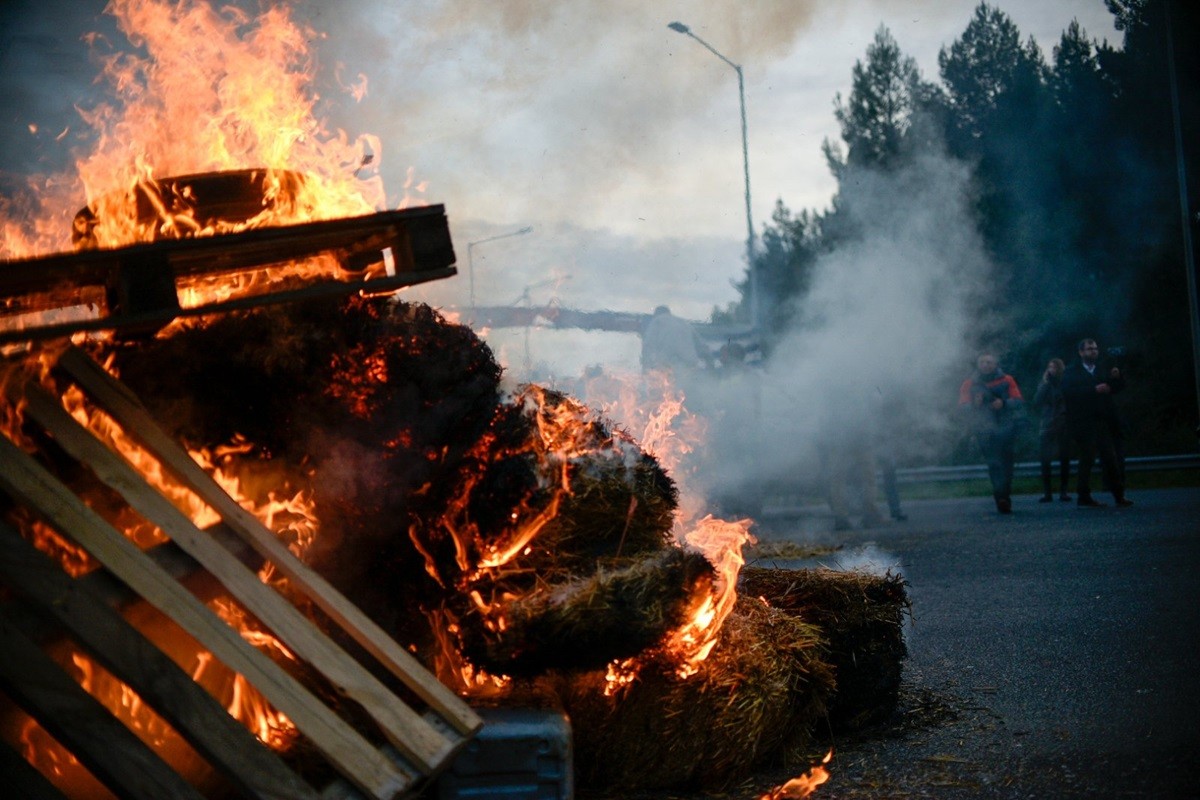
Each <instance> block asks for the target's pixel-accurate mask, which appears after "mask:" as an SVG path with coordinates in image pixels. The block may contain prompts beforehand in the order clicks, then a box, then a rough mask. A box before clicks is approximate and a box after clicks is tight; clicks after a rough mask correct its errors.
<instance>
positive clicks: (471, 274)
mask: <svg viewBox="0 0 1200 800" xmlns="http://www.w3.org/2000/svg"><path fill="white" fill-rule="evenodd" d="M531 231H533V226H532V225H527V226H525V227H524V228H521V229H520V230H518V231H510V232H509V233H500V234H497V235H495V236H489V237H487V238H486V239H479V240H477V241H474V242H467V276H468V280H469V282H470V293H471V294H470V300H471V311H474V310H475V245H477V244H484V243H485V242H494V241H496V240H497V239H507V238H508V237H510V236H524V235H525V234H527V233H530V232H531Z"/></svg>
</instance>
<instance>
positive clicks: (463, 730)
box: [58, 347, 483, 737]
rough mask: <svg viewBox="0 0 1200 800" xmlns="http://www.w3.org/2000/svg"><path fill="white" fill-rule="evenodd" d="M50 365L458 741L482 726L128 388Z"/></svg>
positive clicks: (74, 360)
mask: <svg viewBox="0 0 1200 800" xmlns="http://www.w3.org/2000/svg"><path fill="white" fill-rule="evenodd" d="M58 366H59V367H60V368H62V369H63V371H65V372H66V373H67V374H68V375H69V376H70V377H71V378H72V379H74V380H75V381H76V383H78V384H79V386H80V387H81V388H82V389H83V390H84V391H85V392H87V394H88V395H90V396H91V397H92V399H93V400H95V401H96V402H97V403H98V404H99V405H100V407H101V408H103V409H104V410H105V411H107V412H108V413H109V414H111V415H112V417H113V419H115V420H116V421H117V422H118V423H119V424H120V426H121V427H122V429H124V430H125V432H126V433H128V434H129V435H131V436H133V437H134V438H135V439H137V440H138V442H139V443H140V444H141V445H142V446H144V447H145V448H146V449H147V450H148V451H149V452H151V453H153V454H154V455H155V457H156V458H158V459H159V461H160V462H161V463H162V465H163V466H164V467H165V468H166V469H168V470H169V471H171V472H172V473H173V474H174V475H175V476H176V477H177V478H178V479H179V480H180V481H182V482H183V483H184V485H186V486H187V487H188V488H190V489H191V490H192V491H194V492H196V494H197V495H198V496H199V497H200V498H201V499H203V500H204V502H206V503H208V504H209V505H210V506H211V507H212V508H213V509H214V510H215V511H216V512H217V513H218V514H219V515H220V516H221V518H222V519H223V520H224V522H225V524H226V525H228V526H229V527H230V528H231V529H232V530H233V531H234V532H235V533H237V534H238V535H239V536H241V537H242V538H243V540H244V541H245V542H246V543H247V544H249V545H250V546H251V547H253V548H254V549H255V550H256V551H258V553H259V554H260V555H262V556H263V557H264V558H266V559H269V560H270V561H271V562H272V563H274V565H275V566H276V568H278V569H279V570H280V572H281V573H282V574H283V575H285V576H287V578H288V579H289V580H290V581H291V582H292V585H293V587H294V588H296V589H298V590H300V591H302V592H303V593H304V594H305V595H307V596H308V597H309V598H310V599H311V600H312V601H313V602H314V603H316V605H317V606H318V607H319V608H320V609H321V610H322V611H323V612H325V614H327V615H328V616H329V617H330V618H331V619H332V620H334V621H335V622H336V623H337V624H338V625H340V626H341V627H342V629H343V630H345V631H346V632H347V633H348V634H350V636H351V637H352V638H353V639H354V640H355V641H356V642H358V644H359V645H361V646H362V647H363V648H364V649H366V650H367V652H369V653H370V654H371V655H372V656H373V657H374V658H376V659H377V660H378V661H379V663H380V664H382V665H383V666H385V667H386V668H387V669H388V670H389V671H390V672H391V673H392V674H393V675H395V676H396V677H397V678H399V679H400V680H401V681H403V682H404V684H405V685H406V686H408V688H409V689H411V690H412V691H413V692H415V693H416V694H417V696H418V697H420V698H421V699H422V700H424V701H425V702H426V703H428V704H429V706H430V708H432V709H434V710H435V711H437V712H438V713H439V714H440V715H441V716H442V717H444V718H445V720H446V721H447V722H448V723H449V724H450V726H451V727H452V728H453V729H454V730H456V731H457V732H458V733H459V734H462V735H463V736H465V737H469V736H471V735H473V734H474V733H475V732H476V731H478V730H479V728H480V726H481V725H482V724H483V722H482V720H481V719H480V718H479V715H478V714H476V713H475V712H474V711H473V710H472V709H471V707H470V706H468V705H467V704H466V702H465V701H463V699H462V698H460V697H459V696H458V695H456V694H455V693H454V692H453V691H451V690H450V689H449V688H448V687H446V686H445V684H443V683H441V681H439V680H438V679H437V678H436V677H435V676H434V675H433V674H432V673H430V672H429V671H428V670H427V669H425V666H424V665H423V664H421V662H419V661H417V659H416V658H414V657H413V656H412V654H410V653H409V652H408V651H407V650H405V649H404V648H403V647H401V646H400V645H399V644H397V643H396V641H395V640H394V639H392V638H391V637H390V636H389V635H388V634H387V633H386V632H385V631H384V630H383V629H382V628H380V627H379V626H378V625H377V624H376V623H375V622H374V621H373V620H372V619H371V618H370V617H368V616H367V615H366V614H364V613H363V612H362V611H361V610H360V609H359V608H358V607H357V606H355V605H354V604H353V603H351V602H350V601H349V600H347V599H346V598H345V597H344V596H342V594H341V593H340V592H338V591H337V589H335V588H334V587H333V586H332V585H330V584H329V583H328V582H327V581H326V580H325V579H324V578H323V577H321V576H320V575H319V574H318V573H317V572H316V571H315V570H313V569H311V568H309V566H308V565H307V564H305V563H304V562H302V561H300V559H298V558H296V556H295V555H293V554H292V552H291V551H290V550H288V549H287V547H285V546H284V545H283V544H282V543H281V542H280V541H279V539H278V537H276V536H275V535H274V534H273V533H271V531H269V530H267V529H266V528H265V527H264V526H263V525H262V523H261V522H259V520H258V519H257V518H256V517H255V516H254V515H253V514H251V513H249V512H248V511H246V510H245V509H244V508H242V507H241V506H240V505H238V503H237V502H236V501H234V500H233V498H231V497H230V496H229V494H228V493H227V492H225V490H223V489H222V488H221V487H220V486H219V485H218V484H217V483H216V482H215V481H214V480H213V479H212V477H211V476H210V475H209V474H208V473H207V472H205V471H204V470H203V469H202V468H201V467H200V465H199V464H197V463H196V462H195V461H193V460H192V458H191V456H189V455H188V454H187V452H186V451H184V450H183V448H182V447H180V446H179V444H178V443H177V442H176V441H175V440H174V439H172V438H171V437H170V436H168V435H167V434H166V433H165V432H164V431H163V430H162V428H160V427H159V425H158V423H157V422H156V421H155V420H154V418H153V417H151V416H150V413H149V412H148V411H147V410H146V409H145V407H144V406H142V404H141V403H140V402H139V401H138V399H137V398H136V397H135V396H134V395H133V393H132V392H130V391H129V389H128V388H127V387H126V386H125V385H124V384H122V383H121V382H119V381H118V380H116V379H115V378H113V377H112V376H111V375H109V374H108V373H107V372H105V371H104V369H103V367H101V366H100V365H99V364H97V363H96V362H95V361H94V360H93V359H92V358H91V357H89V356H88V355H87V354H86V353H84V352H83V351H81V350H79V349H78V348H75V347H71V348H68V349H67V350H66V352H64V353H63V354H62V356H61V358H60V359H59V362H58Z"/></svg>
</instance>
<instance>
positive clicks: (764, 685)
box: [559, 598, 833, 790]
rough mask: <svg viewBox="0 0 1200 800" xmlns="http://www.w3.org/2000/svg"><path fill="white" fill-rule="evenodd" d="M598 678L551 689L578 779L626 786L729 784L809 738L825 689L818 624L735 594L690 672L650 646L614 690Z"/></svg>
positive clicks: (828, 684) (828, 683)
mask: <svg viewBox="0 0 1200 800" xmlns="http://www.w3.org/2000/svg"><path fill="white" fill-rule="evenodd" d="M605 683H606V681H605V675H604V673H601V672H591V673H586V674H583V675H579V676H569V677H567V678H565V679H564V680H563V681H562V683H561V685H560V687H559V692H560V697H561V700H562V705H563V708H564V709H565V710H566V712H567V713H568V714H569V716H570V718H571V723H572V728H573V731H574V735H575V756H576V773H577V775H578V776H579V780H580V781H581V782H583V783H586V784H590V785H595V786H606V787H611V788H622V789H626V790H639V789H658V788H667V787H689V786H691V787H698V786H704V787H706V788H717V787H720V786H725V785H729V784H730V783H732V782H734V781H737V780H739V779H740V778H743V777H744V776H745V775H747V774H749V773H750V772H751V771H752V770H753V769H754V768H755V767H756V766H758V765H761V764H762V763H764V762H765V761H767V760H768V759H770V758H772V757H774V756H777V755H779V754H780V753H781V752H782V751H783V750H784V749H785V748H795V747H798V746H800V745H802V744H803V743H805V742H807V741H809V738H808V737H810V736H811V735H812V732H813V731H814V729H815V727H816V724H817V722H818V720H820V719H821V718H822V716H823V714H824V711H825V705H826V702H827V701H828V699H829V697H830V695H831V693H832V690H833V676H832V673H831V672H830V669H829V667H828V666H827V665H826V664H825V663H824V661H822V659H821V647H820V634H819V631H818V630H817V629H816V628H815V627H813V626H811V625H809V624H807V623H805V622H803V621H802V620H800V619H798V618H797V617H795V616H794V615H791V614H788V613H787V612H784V611H781V610H779V609H773V608H770V607H768V606H766V605H764V604H763V603H762V602H761V601H759V600H754V599H749V600H748V599H741V598H740V599H739V600H738V602H737V605H736V607H735V609H734V611H733V613H732V614H730V616H729V617H728V618H727V619H726V621H725V626H724V628H723V629H722V632H721V639H720V641H719V642H718V644H717V645H716V647H714V648H713V651H712V652H711V653H710V654H709V656H708V658H707V659H706V660H705V661H704V662H702V663H701V664H700V670H699V672H697V673H696V674H695V675H692V676H691V677H688V678H680V677H679V675H678V672H677V670H676V665H675V664H674V662H672V661H671V660H670V659H669V658H666V657H665V656H662V655H661V654H660V655H658V656H657V657H651V658H650V660H649V662H648V663H646V664H645V666H644V667H643V668H642V670H641V671H640V673H639V674H638V677H637V678H636V680H634V681H633V682H632V683H631V684H629V685H627V686H625V687H623V688H622V689H620V690H618V691H617V692H616V693H615V694H614V696H612V697H606V696H605V695H604V688H605Z"/></svg>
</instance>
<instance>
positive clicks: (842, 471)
mask: <svg viewBox="0 0 1200 800" xmlns="http://www.w3.org/2000/svg"><path fill="white" fill-rule="evenodd" d="M820 452H821V458H822V464H823V466H824V469H825V480H826V483H825V492H826V494H825V498H826V501H827V502H828V503H829V510H830V511H832V512H833V529H834V530H835V531H848V530H850V529H851V527H852V525H851V524H850V501H849V491H850V489H851V487H853V489H855V490H857V492H858V498H859V507H860V509H861V511H862V518H861V521H860V524H861V526H862V527H863V528H864V529H865V528H875V527H878V526H880V525H882V524H883V521H884V520H883V515H882V514H880V513H879V505H878V496H879V489H878V486H877V484H876V482H875V451H874V449H873V447H872V442H871V438H870V436H869V435H867V434H866V433H864V432H863V431H862V430H852V429H842V430H841V431H839V432H838V433H837V434H836V435H835V436H834V437H832V438H828V439H826V440H825V441H824V442H823V443H822V446H821V450H820Z"/></svg>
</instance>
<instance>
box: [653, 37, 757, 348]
mask: <svg viewBox="0 0 1200 800" xmlns="http://www.w3.org/2000/svg"><path fill="white" fill-rule="evenodd" d="M667 27H668V28H670V29H671V30H673V31H675V32H676V33H682V34H684V35H686V36H690V37H692V38H693V39H695V40H696V41H697V42H699V43H700V44H702V45H704V48H705V49H706V50H708V52H710V53H712V54H713V55H714V56H716V57H717V58H719V59H721V60H722V61H724V62H725V63H726V64H728V65H729V66H731V67H733V69H734V72H736V73H737V79H738V100H739V101H740V102H741V108H742V169H743V171H744V173H745V176H746V268H747V269H748V270H749V271H750V326H751V327H752V328H754V329H755V330H757V329H758V304H759V297H758V270H757V268H756V267H755V265H754V221H753V219H752V218H751V216H750V145H749V141H748V139H747V137H746V86H745V81H744V80H743V79H742V67H741V65H740V64H735V63H733V62H732V61H730V60H729V59H728V58H726V57H725V56H723V55H721V53H719V52H717V50H716V48H714V47H713V46H712V45H711V44H709V43H708V42H706V41H704V40H703V39H701V38H700V37H699V36H697V35H696V34H694V33H692V29H691V28H689V27H688V26H687V25H684V24H683V23H682V22H671V23H669V24H668V25H667Z"/></svg>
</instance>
